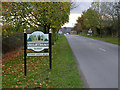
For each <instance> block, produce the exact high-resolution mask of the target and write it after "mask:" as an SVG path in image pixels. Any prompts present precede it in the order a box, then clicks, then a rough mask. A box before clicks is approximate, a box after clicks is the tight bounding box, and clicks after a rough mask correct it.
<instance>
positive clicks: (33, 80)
mask: <svg viewBox="0 0 120 90" xmlns="http://www.w3.org/2000/svg"><path fill="white" fill-rule="evenodd" d="M52 50H53V51H52V69H51V70H49V58H48V57H27V76H24V57H23V55H21V56H18V57H16V58H14V59H12V60H8V61H7V62H3V65H2V88H82V80H81V78H80V76H79V73H78V69H77V66H76V63H75V60H74V58H73V56H72V52H71V49H70V47H69V44H68V42H67V39H66V38H65V36H62V37H61V38H60V39H59V40H57V42H56V43H55V45H54V46H53V47H52Z"/></svg>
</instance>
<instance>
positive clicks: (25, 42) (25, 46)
mask: <svg viewBox="0 0 120 90" xmlns="http://www.w3.org/2000/svg"><path fill="white" fill-rule="evenodd" d="M26 49H27V33H26V30H24V74H25V76H26V74H27V73H26V56H27V54H26Z"/></svg>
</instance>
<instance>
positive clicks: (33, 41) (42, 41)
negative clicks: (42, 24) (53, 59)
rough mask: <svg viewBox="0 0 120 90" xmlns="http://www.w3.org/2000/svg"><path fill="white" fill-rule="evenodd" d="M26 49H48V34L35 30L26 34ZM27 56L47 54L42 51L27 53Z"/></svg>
mask: <svg viewBox="0 0 120 90" xmlns="http://www.w3.org/2000/svg"><path fill="white" fill-rule="evenodd" d="M27 49H32V50H34V51H36V52H40V51H42V50H44V49H49V35H48V34H44V33H43V32H41V31H35V32H33V33H32V34H27ZM27 56H49V54H46V53H45V54H43V53H28V54H27Z"/></svg>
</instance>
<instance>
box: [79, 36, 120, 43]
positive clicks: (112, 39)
mask: <svg viewBox="0 0 120 90" xmlns="http://www.w3.org/2000/svg"><path fill="white" fill-rule="evenodd" d="M79 35H80V36H84V37H88V38H93V39H97V40H102V41H105V42H109V43H112V44H117V45H120V43H119V42H118V37H111V36H103V37H102V38H101V37H100V36H97V35H92V36H88V35H87V34H79Z"/></svg>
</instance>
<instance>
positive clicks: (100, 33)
mask: <svg viewBox="0 0 120 90" xmlns="http://www.w3.org/2000/svg"><path fill="white" fill-rule="evenodd" d="M100 3H101V2H100V0H99V1H98V11H99V16H100V20H99V21H100V37H101V38H102V29H101V20H102V19H101V11H100V5H101V4H100Z"/></svg>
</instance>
